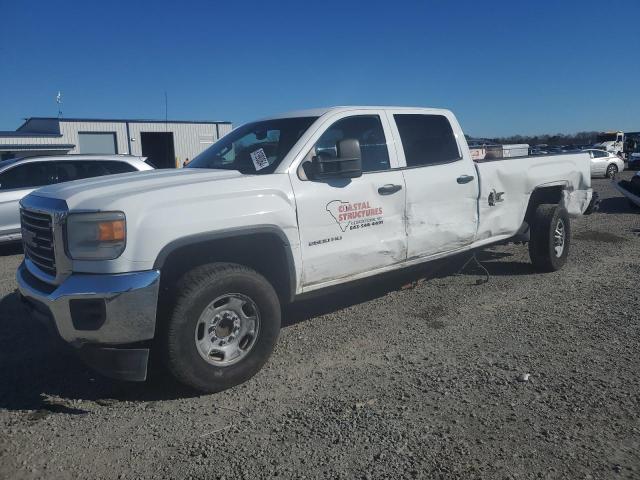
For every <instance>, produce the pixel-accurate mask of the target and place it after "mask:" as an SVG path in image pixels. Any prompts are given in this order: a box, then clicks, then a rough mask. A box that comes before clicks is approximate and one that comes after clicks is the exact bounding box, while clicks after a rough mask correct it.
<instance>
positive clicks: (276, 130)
mask: <svg viewBox="0 0 640 480" xmlns="http://www.w3.org/2000/svg"><path fill="white" fill-rule="evenodd" d="M316 119H317V117H295V118H280V119H275V120H265V121H262V122H253V123H247V124H246V125H242V126H241V127H238V128H237V129H235V130H233V131H232V132H231V133H229V134H228V135H226V136H225V137H223V138H222V139H220V141H218V142H216V143H214V144H213V145H211V146H210V147H209V148H207V149H206V150H205V151H204V152H202V153H201V154H200V155H198V156H197V157H195V158H194V159H193V160H192V161H191V162H190V163H189V165H187V167H186V168H216V169H223V170H238V171H239V172H240V173H245V174H258V175H262V174H265V173H273V172H274V171H275V169H276V168H277V167H278V165H279V164H280V162H281V161H282V159H283V158H284V157H285V156H286V155H287V153H289V150H291V147H293V145H294V144H295V143H296V142H297V141H298V139H299V138H300V137H301V136H302V134H303V133H304V132H305V131H306V130H307V129H308V128H309V127H310V126H311V124H312V123H313V122H314V121H315V120H316Z"/></svg>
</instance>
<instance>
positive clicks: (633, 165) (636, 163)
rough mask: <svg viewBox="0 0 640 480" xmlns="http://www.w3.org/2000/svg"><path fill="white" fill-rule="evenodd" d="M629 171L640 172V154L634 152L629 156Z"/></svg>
mask: <svg viewBox="0 0 640 480" xmlns="http://www.w3.org/2000/svg"><path fill="white" fill-rule="evenodd" d="M627 166H628V167H629V170H640V152H633V153H632V154H630V155H629V163H628V164H627Z"/></svg>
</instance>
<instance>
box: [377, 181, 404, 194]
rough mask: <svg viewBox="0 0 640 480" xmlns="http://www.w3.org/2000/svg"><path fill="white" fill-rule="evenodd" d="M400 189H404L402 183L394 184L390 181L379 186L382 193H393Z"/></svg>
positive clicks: (379, 191)
mask: <svg viewBox="0 0 640 480" xmlns="http://www.w3.org/2000/svg"><path fill="white" fill-rule="evenodd" d="M398 190H402V185H394V184H392V183H388V184H387V185H383V186H382V187H380V188H378V193H379V194H380V195H391V194H393V193H396V192H397V191H398Z"/></svg>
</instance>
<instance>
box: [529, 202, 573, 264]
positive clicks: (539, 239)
mask: <svg viewBox="0 0 640 480" xmlns="http://www.w3.org/2000/svg"><path fill="white" fill-rule="evenodd" d="M560 225H562V228H561V230H562V246H561V249H560V248H558V249H557V247H558V245H557V244H556V243H557V242H556V240H557V235H556V234H557V231H556V230H558V229H560ZM558 240H559V239H558ZM570 245H571V225H570V222H569V214H568V213H567V211H566V210H565V209H564V208H562V207H560V206H559V205H548V204H542V205H538V207H537V208H536V210H535V212H534V214H533V218H532V221H531V227H530V240H529V257H530V258H531V263H532V264H533V266H534V267H535V269H536V270H538V271H540V272H555V271H557V270H560V269H561V268H562V267H563V266H564V264H565V263H566V262H567V256H568V255H569V247H570ZM558 250H560V251H559V253H558Z"/></svg>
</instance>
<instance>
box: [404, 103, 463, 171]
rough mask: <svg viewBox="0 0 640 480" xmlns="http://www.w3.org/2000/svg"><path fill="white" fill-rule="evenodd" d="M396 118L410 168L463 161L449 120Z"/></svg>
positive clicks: (415, 116)
mask: <svg viewBox="0 0 640 480" xmlns="http://www.w3.org/2000/svg"><path fill="white" fill-rule="evenodd" d="M393 118H394V119H395V121H396V125H397V126H398V132H399V133H400V139H401V140H402V148H403V150H404V156H405V159H406V161H407V167H421V166H427V165H438V164H441V163H448V162H453V161H456V160H460V158H461V155H460V150H459V149H458V143H457V141H456V138H455V135H454V134H453V129H452V128H451V124H450V123H449V120H448V119H447V117H445V116H443V115H413V114H398V115H394V116H393Z"/></svg>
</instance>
